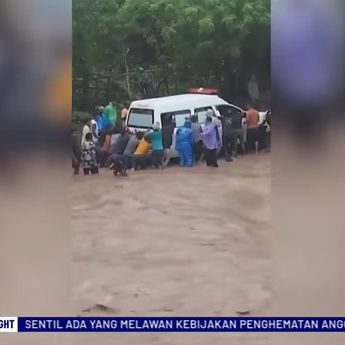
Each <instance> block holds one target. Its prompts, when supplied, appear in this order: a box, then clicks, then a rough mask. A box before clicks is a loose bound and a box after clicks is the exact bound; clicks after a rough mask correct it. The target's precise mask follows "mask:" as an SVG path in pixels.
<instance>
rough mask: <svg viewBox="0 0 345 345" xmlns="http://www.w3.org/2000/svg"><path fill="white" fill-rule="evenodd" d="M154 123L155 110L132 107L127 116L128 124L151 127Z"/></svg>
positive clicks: (129, 125)
mask: <svg viewBox="0 0 345 345" xmlns="http://www.w3.org/2000/svg"><path fill="white" fill-rule="evenodd" d="M152 124H153V110H150V109H137V108H132V109H131V110H130V112H129V115H128V117H127V126H128V127H134V128H144V129H146V128H151V127H152Z"/></svg>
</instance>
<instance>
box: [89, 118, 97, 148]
mask: <svg viewBox="0 0 345 345" xmlns="http://www.w3.org/2000/svg"><path fill="white" fill-rule="evenodd" d="M98 117H99V115H98V114H97V113H95V114H94V115H93V118H92V120H91V128H90V129H91V133H92V141H93V143H94V144H97V142H98V138H99V131H98V124H97V120H98Z"/></svg>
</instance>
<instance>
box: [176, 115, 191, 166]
mask: <svg viewBox="0 0 345 345" xmlns="http://www.w3.org/2000/svg"><path fill="white" fill-rule="evenodd" d="M193 143H194V136H193V130H192V123H191V121H190V119H186V121H185V123H184V125H183V127H182V128H179V129H178V130H177V132H176V151H177V152H178V153H179V156H180V165H181V166H183V167H191V166H192V165H193Z"/></svg>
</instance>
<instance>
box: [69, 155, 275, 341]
mask: <svg viewBox="0 0 345 345" xmlns="http://www.w3.org/2000/svg"><path fill="white" fill-rule="evenodd" d="M270 198H271V195H270V155H269V154H260V155H257V156H255V155H252V156H246V157H242V158H240V159H238V160H237V161H236V162H233V163H226V162H225V161H220V168H219V169H213V168H207V167H205V166H202V165H200V166H197V167H194V168H180V167H178V166H172V167H169V168H167V169H165V170H162V171H153V170H143V171H138V172H133V173H131V174H130V176H129V177H128V178H123V177H122V178H120V177H114V176H113V175H112V173H111V171H109V170H104V169H103V170H102V171H101V174H100V175H98V176H77V177H74V183H73V190H72V203H73V206H72V231H73V288H74V291H73V296H74V302H75V313H76V315H85V316H88V315H99V316H239V315H246V316H248V315H250V316H261V315H265V313H266V312H267V311H268V308H269V304H270V285H269V272H270V260H269V249H270V243H271V209H270V206H271V205H270ZM76 337H77V340H79V341H80V342H78V341H77V343H78V344H79V343H80V344H83V345H87V344H96V343H97V344H102V345H103V344H112V345H113V344H141V345H144V344H169V345H174V344H198V345H203V344H205V345H206V344H211V343H212V345H216V344H229V341H231V344H265V343H266V339H265V336H264V335H255V334H253V335H250V334H245V335H238V334H237V335H236V334H226V333H218V334H160V333H156V334H97V335H87V334H80V335H77V336H76Z"/></svg>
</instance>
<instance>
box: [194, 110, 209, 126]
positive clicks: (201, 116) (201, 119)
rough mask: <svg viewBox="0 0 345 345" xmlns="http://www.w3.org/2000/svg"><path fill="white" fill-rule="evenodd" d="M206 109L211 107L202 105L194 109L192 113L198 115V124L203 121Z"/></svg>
mask: <svg viewBox="0 0 345 345" xmlns="http://www.w3.org/2000/svg"><path fill="white" fill-rule="evenodd" d="M208 109H211V110H213V109H212V107H202V108H196V109H194V113H195V114H196V115H197V116H198V121H199V123H200V124H203V123H205V120H206V113H207V110H208Z"/></svg>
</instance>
